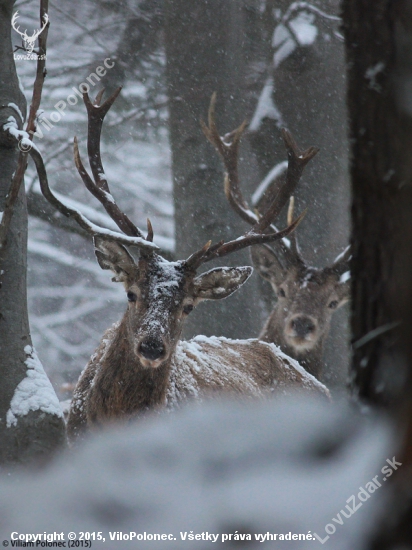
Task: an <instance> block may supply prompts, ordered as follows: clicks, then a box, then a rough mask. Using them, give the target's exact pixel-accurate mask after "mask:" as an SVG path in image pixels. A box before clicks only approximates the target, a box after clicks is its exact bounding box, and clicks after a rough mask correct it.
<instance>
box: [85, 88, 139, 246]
mask: <svg viewBox="0 0 412 550" xmlns="http://www.w3.org/2000/svg"><path fill="white" fill-rule="evenodd" d="M120 91H121V88H118V89H117V90H116V91H115V92H114V93H113V95H111V96H110V97H109V98H108V99H106V101H105V102H104V103H103V104H102V105H100V102H101V99H102V96H103V93H104V89H103V90H101V91H100V92H99V94H98V95H97V96H96V99H95V101H94V103H92V102H91V101H90V98H89V95H88V94H87V93H84V94H83V101H84V104H85V105H86V109H87V115H88V128H87V152H88V156H89V163H90V167H91V170H92V174H93V178H94V181H93V180H92V178H91V177H90V176H89V174H88V172H87V170H86V169H85V167H84V165H83V163H82V160H81V158H80V153H79V147H78V143H77V138H76V137H75V138H74V162H75V164H76V168H77V171H78V172H79V174H80V177H81V178H82V180H83V183H84V184H85V186H86V188H87V189H88V190H89V191H90V193H92V195H94V196H95V197H96V199H97V200H99V201H100V202H101V204H102V205H103V207H104V208H105V210H106V212H107V213H108V214H109V216H110V217H111V218H112V220H113V221H114V222H115V223H116V225H117V226H118V228H119V229H120V230H121V231H123V232H124V233H125V234H126V235H129V236H135V237H141V238H142V239H144V238H145V237H144V235H143V234H142V232H141V231H140V230H139V229H138V228H137V227H136V226H135V225H134V224H133V222H132V221H131V220H130V219H129V217H128V216H127V215H126V214H125V213H124V212H122V211H121V210H120V208H119V207H118V206H117V204H116V202H115V201H114V199H113V196H112V194H111V193H110V188H109V184H108V182H107V179H106V176H105V173H104V169H103V163H102V160H101V155H100V136H101V130H102V125H103V120H104V117H105V116H106V114H107V112H108V111H109V109H110V107H111V106H112V105H113V103H114V102H115V100H116V98H117V96H118V95H119V93H120Z"/></svg>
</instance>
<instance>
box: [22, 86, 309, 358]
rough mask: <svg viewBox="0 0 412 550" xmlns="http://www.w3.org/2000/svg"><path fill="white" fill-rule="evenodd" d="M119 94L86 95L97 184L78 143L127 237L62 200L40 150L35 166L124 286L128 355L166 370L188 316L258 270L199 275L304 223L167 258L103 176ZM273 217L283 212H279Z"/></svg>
mask: <svg viewBox="0 0 412 550" xmlns="http://www.w3.org/2000/svg"><path fill="white" fill-rule="evenodd" d="M119 93H120V88H119V89H118V90H117V91H116V92H115V93H114V94H113V95H112V96H111V97H110V98H109V99H107V100H106V101H105V102H104V103H103V104H101V99H102V94H103V91H102V92H101V93H99V94H98V96H97V97H96V99H95V102H94V103H92V102H91V101H90V98H89V96H88V94H87V93H85V94H83V99H84V103H85V105H86V108H87V113H88V140H87V149H88V156H89V162H90V167H91V171H92V174H93V179H92V177H91V176H90V175H89V173H88V171H87V170H86V169H85V167H84V165H83V163H82V160H81V158H80V154H79V148H78V143H77V140H76V138H75V140H74V158H75V164H76V167H77V170H78V172H79V174H80V176H81V178H82V180H83V182H84V184H85V186H86V188H87V189H88V190H89V191H90V192H91V193H92V194H93V195H94V196H95V197H96V198H97V199H98V200H99V201H100V202H101V203H102V205H103V206H104V208H105V209H106V212H107V213H108V214H109V215H110V217H111V218H112V219H113V220H114V221H115V223H116V224H117V226H118V227H119V229H120V230H121V231H122V232H123V233H117V232H113V231H109V230H105V229H103V228H100V227H97V226H96V225H94V224H92V223H91V222H89V221H88V220H87V219H86V218H85V217H84V216H83V215H82V214H81V213H80V212H78V211H76V210H74V209H73V208H70V207H68V206H67V205H65V204H64V203H63V202H61V201H60V200H58V199H57V198H56V196H55V195H54V194H53V192H52V191H51V189H50V187H49V185H48V181H47V174H46V171H45V169H44V165H43V163H42V162H43V161H42V159H41V155H40V154H39V153H38V151H37V150H36V148H35V147H33V148H32V150H31V151H30V154H31V155H32V157H33V159H34V161H35V163H36V167H37V171H38V174H39V180H40V185H41V188H42V192H43V194H44V196H45V197H46V198H47V199H48V200H49V201H50V202H51V203H52V204H53V205H54V206H55V207H56V208H57V209H58V210H59V211H60V212H62V213H63V214H65V215H67V216H72V217H74V218H75V220H76V221H77V222H78V224H79V225H80V226H81V227H82V228H83V229H85V230H86V231H87V232H88V233H90V234H91V235H92V236H93V239H94V245H95V253H96V257H97V260H98V262H99V265H100V266H101V267H102V269H109V270H111V271H112V272H113V274H114V277H113V279H112V280H113V281H115V282H121V283H122V284H123V285H124V288H125V291H126V296H127V300H128V308H127V310H126V314H125V317H124V319H123V324H124V328H125V333H126V336H125V339H127V345H128V349H129V350H130V353H132V354H133V355H134V356H135V358H136V359H137V360H138V362H139V364H140V365H141V366H142V367H143V368H145V369H155V368H157V367H160V366H161V365H163V364H165V363H166V362H167V361H168V360H169V359H170V357H171V356H172V354H173V353H174V351H175V348H176V345H177V341H178V339H179V336H180V333H181V331H182V326H183V323H184V321H185V319H186V318H187V316H188V315H189V313H190V312H191V311H192V310H193V309H194V308H195V307H196V306H197V305H198V304H199V303H200V302H201V301H203V300H219V299H222V298H226V297H228V296H230V294H232V293H233V292H235V291H236V290H237V289H238V288H239V287H240V286H241V285H242V284H243V283H244V282H245V281H246V280H247V279H248V277H249V276H250V274H251V272H252V268H251V267H223V268H215V269H212V270H210V271H208V272H206V273H202V274H198V273H197V271H198V269H199V268H200V267H201V265H202V264H204V263H206V262H209V261H211V260H213V259H214V258H218V257H222V256H225V255H228V254H230V253H232V252H234V251H236V250H240V249H243V248H245V247H249V246H253V245H257V244H263V243H268V242H273V241H275V240H278V239H281V238H282V237H284V236H286V235H288V234H289V233H291V232H292V231H293V229H294V228H295V227H296V226H297V224H298V223H299V222H300V220H301V217H302V216H301V217H299V218H297V219H296V220H295V221H294V222H292V223H291V224H290V225H289V226H288V227H287V228H286V229H284V230H283V231H274V232H272V231H271V232H268V233H265V230H266V229H267V228H268V227H269V226H270V223H271V222H272V220H273V217H272V215H267V216H266V218H265V220H263V221H262V220H259V221H258V222H257V223H255V224H253V227H252V228H251V230H250V231H247V232H246V233H245V234H244V235H243V236H241V237H239V238H237V239H235V240H232V241H228V242H223V241H220V242H218V243H216V244H213V245H212V242H211V241H209V242H207V243H206V244H205V246H204V247H203V248H201V249H200V250H198V251H196V252H194V253H193V254H192V255H191V256H190V257H189V258H187V259H185V260H180V261H176V262H170V261H168V260H166V259H164V258H163V257H162V256H161V255H160V254H159V249H158V247H157V246H156V245H155V244H154V243H153V229H152V225H151V223H150V221H149V220H147V234H146V235H144V234H143V232H142V231H141V230H140V229H138V228H137V227H136V226H135V225H134V224H133V223H132V222H131V221H130V219H129V218H128V217H127V215H126V214H125V213H124V212H122V211H121V210H120V209H119V207H118V206H117V204H116V202H115V200H114V198H113V197H112V195H111V193H110V189H109V185H108V182H107V180H106V177H105V174H104V169H103V164H102V161H101V155H100V134H101V128H102V124H103V119H104V117H105V115H106V114H107V112H108V110H109V109H110V107H111V106H112V104H113V102H114V101H115V99H116V97H117V95H118V94H119ZM239 137H240V136H239ZM235 139H237V138H236V136H235ZM275 202H276V201H275ZM272 210H273V211H275V210H276V208H274V207H272ZM132 248H133V249H134V250H135V251H136V252H137V253H136V257H134V255H132V253H131V251H130V250H131V249H132Z"/></svg>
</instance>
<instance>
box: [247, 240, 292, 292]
mask: <svg viewBox="0 0 412 550" xmlns="http://www.w3.org/2000/svg"><path fill="white" fill-rule="evenodd" d="M250 252H251V256H252V261H253V265H254V266H255V268H256V269H257V271H258V273H259V275H260V276H261V277H263V278H264V279H266V281H269V282H270V283H272V284H273V285H275V286H278V285H280V284H281V283H282V282H283V281H284V279H285V270H284V267H283V266H282V264H281V263H280V261H279V259H278V257H277V256H276V254H275V252H274V251H273V250H272V249H271V248H269V246H267V245H265V244H258V245H255V246H252V247H251V249H250Z"/></svg>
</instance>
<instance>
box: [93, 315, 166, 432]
mask: <svg viewBox="0 0 412 550" xmlns="http://www.w3.org/2000/svg"><path fill="white" fill-rule="evenodd" d="M170 368H171V358H169V360H168V361H166V362H165V363H163V364H162V365H160V366H159V367H157V368H154V369H152V368H145V367H144V366H143V365H142V364H141V363H140V361H139V359H138V357H137V356H136V355H135V353H134V352H133V349H132V346H131V344H130V339H129V337H128V329H127V313H126V314H125V316H124V317H123V319H122V321H121V322H120V324H119V326H118V328H117V330H116V331H115V334H114V337H113V339H112V341H111V343H110V344H109V345H108V347H107V351H106V353H105V354H104V357H103V358H102V360H101V362H100V367H98V368H97V372H96V376H95V380H94V384H93V388H92V390H91V394H90V410H91V411H93V415H94V418H90V420H91V421H92V422H94V423H99V421H102V423H107V421H108V420H111V419H113V420H115V419H116V418H120V417H121V418H122V419H124V418H131V417H135V416H138V415H141V414H145V413H146V412H147V411H149V410H154V409H156V408H158V407H161V406H162V405H164V403H165V401H166V390H167V385H168V382H169V373H170Z"/></svg>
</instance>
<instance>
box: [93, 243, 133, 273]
mask: <svg viewBox="0 0 412 550" xmlns="http://www.w3.org/2000/svg"><path fill="white" fill-rule="evenodd" d="M93 241H94V253H95V254H96V258H97V261H98V262H99V265H100V267H101V268H102V269H110V270H111V271H113V273H114V274H115V276H114V277H113V279H112V281H115V282H120V283H123V282H125V281H126V280H127V279H128V278H130V277H132V276H133V274H134V273H135V271H136V269H137V266H136V263H135V261H134V259H133V257H132V256H131V254H130V253H129V252H128V250H127V249H126V248H125V247H124V246H123V245H122V244H120V243H117V242H114V241H107V240H105V239H104V237H99V236H97V235H96V236H95V237H94V238H93Z"/></svg>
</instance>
